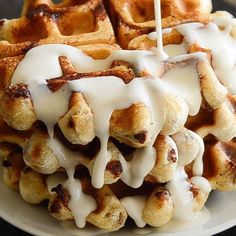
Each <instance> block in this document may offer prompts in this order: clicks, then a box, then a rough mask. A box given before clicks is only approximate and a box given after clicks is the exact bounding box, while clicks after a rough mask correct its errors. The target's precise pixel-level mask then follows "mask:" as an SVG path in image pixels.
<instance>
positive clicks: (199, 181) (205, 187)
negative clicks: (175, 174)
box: [191, 176, 211, 193]
mask: <svg viewBox="0 0 236 236" xmlns="http://www.w3.org/2000/svg"><path fill="white" fill-rule="evenodd" d="M191 182H192V183H193V184H196V185H197V186H198V187H199V189H200V190H201V191H203V192H205V193H210V192H211V185H210V183H209V181H208V180H207V179H205V178H203V177H201V176H194V177H192V178H191Z"/></svg>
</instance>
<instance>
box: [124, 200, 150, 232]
mask: <svg viewBox="0 0 236 236" xmlns="http://www.w3.org/2000/svg"><path fill="white" fill-rule="evenodd" d="M120 202H121V204H122V205H123V207H124V208H125V210H126V212H127V214H128V215H129V216H130V217H131V218H132V219H133V220H134V221H135V223H136V225H137V226H138V227H140V228H143V227H144V226H145V225H146V223H145V222H144V220H143V218H142V215H143V209H144V206H145V203H146V197H144V196H132V197H125V198H122V199H120Z"/></svg>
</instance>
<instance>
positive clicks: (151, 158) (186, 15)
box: [0, 0, 236, 231]
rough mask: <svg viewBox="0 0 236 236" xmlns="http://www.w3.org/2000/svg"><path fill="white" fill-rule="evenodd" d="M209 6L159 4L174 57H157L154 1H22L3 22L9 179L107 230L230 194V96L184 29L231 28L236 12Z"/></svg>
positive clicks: (2, 106)
mask: <svg viewBox="0 0 236 236" xmlns="http://www.w3.org/2000/svg"><path fill="white" fill-rule="evenodd" d="M206 2H207V4H206ZM103 3H104V5H105V7H106V11H105V8H104V7H103ZM208 3H209V4H208ZM144 6H145V7H144ZM210 11H211V4H210V1H204V3H203V1H193V0H192V1H190V0H184V1H177V0H176V1H175V0H173V1H170V0H163V1H162V15H163V18H162V27H163V28H168V29H164V31H163V32H164V34H163V41H164V49H165V50H169V51H168V54H169V59H166V60H161V61H156V59H157V54H155V49H154V50H153V47H155V46H156V42H155V40H154V38H155V33H153V34H150V35H147V33H150V32H152V31H153V30H154V27H155V23H154V20H153V18H154V14H153V1H136V0H132V1H123V0H122V1H116V0H109V1H103V2H102V1H98V0H96V1H95V0H90V1H70V0H68V1H66V0H65V1H62V2H61V3H59V4H55V3H52V2H51V1H46V0H37V1H25V4H24V7H23V11H22V17H21V18H20V19H16V20H3V21H2V23H1V27H0V28H1V29H0V35H1V36H0V37H1V38H2V39H3V40H2V41H0V58H1V59H0V75H1V81H0V131H1V132H0V157H1V159H2V164H3V169H4V181H5V183H6V184H7V185H8V186H9V187H10V188H13V189H16V190H18V191H19V193H20V195H21V196H22V198H23V199H24V200H25V201H26V202H28V203H31V204H39V203H41V202H46V203H47V204H48V210H49V213H50V214H51V215H52V216H53V217H54V218H55V219H57V220H59V221H65V220H74V221H75V223H76V225H77V226H78V227H80V228H83V227H84V226H85V224H86V222H88V223H90V224H92V225H95V226H96V227H98V228H101V229H105V230H107V231H116V230H119V229H120V228H122V227H123V226H125V225H127V224H129V222H131V224H132V220H133V221H134V222H135V224H136V225H137V226H138V227H144V226H145V225H150V226H153V227H161V226H163V225H165V224H167V223H168V222H170V221H171V220H172V219H180V220H186V218H191V217H194V213H196V212H198V211H200V210H201V209H202V208H203V207H204V205H205V202H206V201H207V199H208V196H209V194H210V192H211V190H212V189H214V190H215V189H218V190H226V191H228V190H233V189H235V184H234V179H235V177H234V169H235V165H234V146H235V141H234V139H233V138H234V137H235V136H236V135H235V130H236V129H235V117H234V111H235V109H234V107H235V105H234V104H235V101H234V100H235V95H233V94H234V93H233V92H232V91H231V88H229V85H230V84H227V83H224V82H225V81H222V80H221V77H220V76H219V74H217V71H216V69H215V67H214V56H215V55H214V50H211V49H210V48H207V47H203V46H201V43H200V42H197V41H194V42H192V41H191V40H188V39H187V36H186V33H185V32H184V29H182V28H184V23H189V22H198V24H201V26H202V24H204V26H205V27H207V26H208V25H209V24H211V23H212V22H213V23H212V24H215V25H216V26H217V27H218V28H217V27H215V29H216V28H217V29H218V30H221V31H226V30H228V28H229V27H226V25H225V24H224V22H226V21H230V22H231V21H232V22H233V20H232V19H231V18H230V16H229V15H228V14H226V13H222V12H220V13H214V14H209V12H210ZM106 12H108V14H109V17H110V19H111V22H112V24H113V25H111V23H110V21H109V18H108V15H107V13H106ZM222 17H223V18H224V17H225V21H224V22H223V23H222V21H221V20H222ZM82 18H86V21H84V24H81V23H79V24H77V20H78V22H79V20H80V19H82ZM68 22H70V25H68V24H69V23H68ZM71 22H72V23H71ZM232 22H231V23H232ZM234 23H235V22H233V23H232V24H231V26H232V27H231V28H230V30H229V31H227V32H228V34H229V35H232V37H234V35H235V34H234V30H235V28H234ZM32 24H34V27H33V28H32ZM35 25H37V27H36V26H35ZM19 26H22V27H19ZM16 27H17V29H18V30H16ZM170 27H172V28H170ZM181 27H182V28H181ZM113 28H114V31H115V33H116V42H117V43H119V45H118V44H114V42H115V37H114V35H113ZM203 28H204V27H203ZM38 29H40V32H38ZM181 29H182V30H181ZM32 30H33V32H32ZM34 31H35V32H34ZM180 31H181V32H180ZM22 34H23V35H22ZM137 36H138V37H137ZM190 41H191V42H190ZM230 43H231V41H230ZM173 45H175V46H176V45H178V46H177V47H178V50H177V52H174V53H173V54H171V47H172V46H173ZM71 46H74V47H71ZM127 47H128V48H129V49H131V50H129V51H126V50H122V49H121V48H127ZM39 54H40V55H39ZM183 54H184V55H183ZM154 60H155V61H154ZM153 61H154V62H155V63H153ZM48 68H50V70H48ZM45 71H46V72H45ZM55 71H57V72H55ZM181 71H184V73H182V74H181ZM26 72H27V73H26ZM54 72H55V73H54ZM49 74H50V76H48V75H49ZM186 74H187V75H188V76H189V77H188V78H187V80H181V79H182V77H184V76H185V75H186ZM191 79H192V80H191ZM98 81H99V82H98ZM45 90H46V93H45ZM124 90H125V92H124ZM35 91H36V92H37V93H36V92H35ZM189 91H190V92H189ZM94 94H95V95H96V96H94ZM41 101H43V102H41ZM52 101H54V102H52ZM40 102H41V105H40ZM101 103H102V106H101ZM42 104H43V106H42ZM44 107H50V109H49V110H47V109H46V110H45V111H46V113H43V112H44ZM61 107H63V109H61ZM39 108H41V109H39ZM58 108H60V109H59V110H60V112H57V109H58ZM41 110H43V112H41ZM47 111H49V112H48V113H47ZM55 111H56V112H55ZM45 114H46V115H45ZM50 114H53V115H54V116H55V117H56V118H55V117H52V116H51V115H50ZM101 127H102V128H101ZM231 139H232V140H231ZM201 176H203V177H201ZM75 190H76V191H75ZM77 193H79V196H78V194H77ZM82 204H83V207H82V208H81V206H82ZM130 206H133V207H132V209H131V207H130ZM186 206H187V207H186ZM78 207H80V208H78ZM130 218H131V219H132V220H131V221H130Z"/></svg>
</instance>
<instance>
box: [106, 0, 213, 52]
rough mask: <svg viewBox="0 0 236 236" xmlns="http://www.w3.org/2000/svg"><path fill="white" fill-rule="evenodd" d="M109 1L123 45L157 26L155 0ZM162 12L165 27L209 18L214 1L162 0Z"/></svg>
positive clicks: (113, 21)
mask: <svg viewBox="0 0 236 236" xmlns="http://www.w3.org/2000/svg"><path fill="white" fill-rule="evenodd" d="M107 5H108V7H107V8H108V9H109V10H108V11H109V13H110V16H111V20H112V23H113V27H114V30H115V32H116V36H117V41H118V42H119V44H120V45H121V46H122V47H123V48H127V47H128V44H129V42H130V41H131V40H132V39H133V38H135V37H137V36H140V35H143V34H148V33H150V32H152V31H154V30H155V21H154V4H153V1H152V0H142V1H139V0H128V1H127V0H109V1H107ZM161 12H162V27H163V28H168V27H173V26H175V25H179V24H181V23H187V22H194V21H198V22H207V21H208V20H209V15H208V14H207V13H210V12H211V5H210V4H209V1H206V2H204V1H201V0H194V1H189V0H181V1H179V0H162V1H161Z"/></svg>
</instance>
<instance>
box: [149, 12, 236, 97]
mask: <svg viewBox="0 0 236 236" xmlns="http://www.w3.org/2000/svg"><path fill="white" fill-rule="evenodd" d="M235 27H236V20H235V19H234V18H233V17H232V16H231V15H226V16H222V17H216V18H214V19H213V20H212V22H210V23H208V24H207V25H204V24H201V23H187V24H182V25H178V26H176V27H174V28H173V29H175V30H177V31H178V32H179V33H180V34H181V35H183V36H184V42H183V43H182V45H183V48H181V50H179V52H178V48H179V47H180V46H175V45H169V46H167V47H171V48H172V50H174V51H175V52H177V55H180V54H182V53H183V51H187V47H188V46H191V45H193V44H196V45H198V46H200V47H202V48H206V49H210V50H211V55H212V66H213V68H214V71H215V73H216V75H217V76H218V78H219V80H220V81H221V82H222V83H223V84H224V86H226V87H227V88H228V89H229V91H230V92H231V93H233V94H236V82H235V73H236V39H235V33H234V32H235ZM170 31H171V29H165V30H164V31H163V33H169V32H170ZM156 35H157V34H156V33H154V32H153V33H151V34H150V35H149V38H150V39H151V40H155V38H156V37H157V36H156ZM185 45H186V49H184V47H185ZM181 47H182V46H181ZM167 50H168V49H167ZM182 50H183V51H182ZM167 53H168V51H167ZM222 53H223V56H222ZM174 55H176V54H174Z"/></svg>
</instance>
